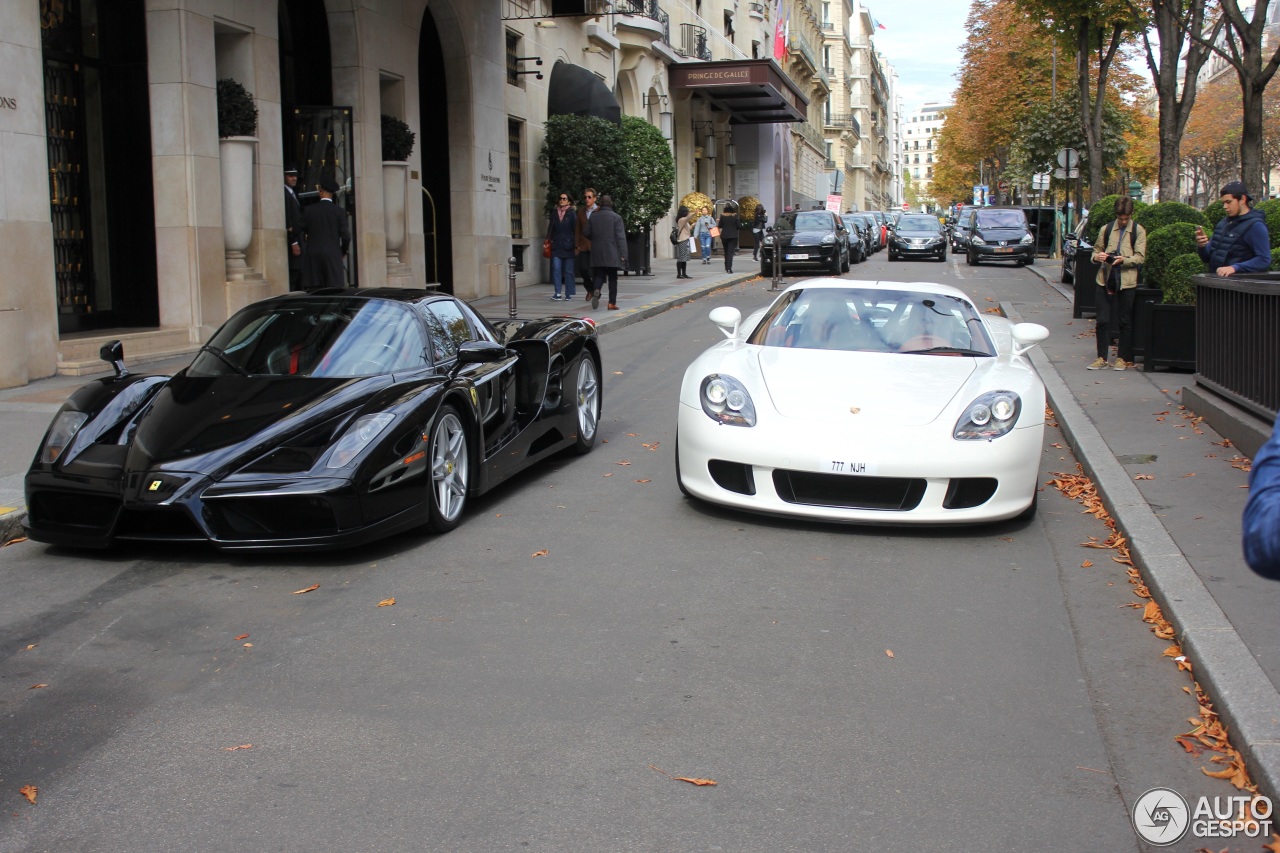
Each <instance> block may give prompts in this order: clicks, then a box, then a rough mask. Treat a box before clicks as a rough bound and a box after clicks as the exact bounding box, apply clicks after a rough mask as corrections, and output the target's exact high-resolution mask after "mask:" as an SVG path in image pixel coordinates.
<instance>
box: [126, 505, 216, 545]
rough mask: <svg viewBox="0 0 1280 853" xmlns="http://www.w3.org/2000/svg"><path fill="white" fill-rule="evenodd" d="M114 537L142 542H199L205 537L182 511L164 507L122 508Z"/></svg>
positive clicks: (176, 508) (184, 511)
mask: <svg viewBox="0 0 1280 853" xmlns="http://www.w3.org/2000/svg"><path fill="white" fill-rule="evenodd" d="M115 538H117V539H131V540H137V541H143V542H203V541H205V540H206V539H207V538H208V537H206V536H205V535H204V531H203V530H201V529H200V528H199V527H197V526H196V523H195V522H194V521H192V520H191V516H189V515H187V513H186V510H183V509H179V508H178V507H171V506H167V507H154V508H146V509H138V508H133V507H130V508H129V509H126V510H125V511H124V513H123V514H122V515H121V516H120V523H119V524H117V525H116V534H115Z"/></svg>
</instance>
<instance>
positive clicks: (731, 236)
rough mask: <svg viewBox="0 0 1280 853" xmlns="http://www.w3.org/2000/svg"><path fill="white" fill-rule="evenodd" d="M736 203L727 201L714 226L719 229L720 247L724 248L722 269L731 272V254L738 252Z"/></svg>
mask: <svg viewBox="0 0 1280 853" xmlns="http://www.w3.org/2000/svg"><path fill="white" fill-rule="evenodd" d="M739 225H740V223H739V221H738V205H736V204H735V203H733V202H728V203H727V204H726V205H725V206H724V212H723V213H721V214H720V221H719V222H717V223H716V226H717V227H718V228H719V229H720V247H721V248H722V249H724V271H725V272H733V256H734V255H736V254H737V253H738V227H739Z"/></svg>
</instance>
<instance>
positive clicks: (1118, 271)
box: [1088, 196, 1147, 370]
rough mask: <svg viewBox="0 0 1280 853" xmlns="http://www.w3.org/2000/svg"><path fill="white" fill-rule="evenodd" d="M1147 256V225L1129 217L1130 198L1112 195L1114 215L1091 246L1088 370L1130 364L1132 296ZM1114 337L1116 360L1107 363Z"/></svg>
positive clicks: (1131, 206) (1131, 205)
mask: <svg viewBox="0 0 1280 853" xmlns="http://www.w3.org/2000/svg"><path fill="white" fill-rule="evenodd" d="M1146 259H1147V229H1145V228H1143V227H1142V226H1141V225H1138V224H1137V223H1136V222H1134V221H1133V199H1131V198H1129V197H1128V196H1123V197H1121V198H1118V199H1116V218H1115V220H1114V221H1112V222H1108V223H1107V224H1106V225H1104V226H1102V230H1101V231H1100V232H1099V233H1098V242H1097V243H1096V244H1095V245H1094V247H1093V260H1094V262H1095V263H1097V265H1098V275H1097V278H1096V279H1095V282H1096V284H1097V285H1098V287H1101V288H1102V290H1101V291H1099V292H1098V295H1097V298H1096V303H1097V316H1096V318H1095V322H1094V336H1095V337H1096V338H1097V347H1098V349H1097V352H1098V357H1097V358H1095V359H1094V360H1093V361H1092V362H1091V363H1090V364H1089V366H1088V369H1089V370H1103V369H1105V368H1107V367H1111V368H1112V369H1113V370H1124V369H1125V368H1126V367H1132V366H1133V298H1134V296H1135V295H1136V293H1137V290H1136V288H1137V287H1138V270H1139V269H1140V268H1141V267H1142V264H1143V263H1144V262H1145V261H1146ZM1113 340H1117V347H1116V360H1115V363H1114V364H1108V362H1107V357H1108V355H1109V353H1110V351H1111V342H1112V341H1113Z"/></svg>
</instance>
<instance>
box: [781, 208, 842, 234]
mask: <svg viewBox="0 0 1280 853" xmlns="http://www.w3.org/2000/svg"><path fill="white" fill-rule="evenodd" d="M778 227H779V228H781V229H782V230H784V231H830V230H832V229H833V228H835V223H834V222H833V221H832V217H831V214H830V213H824V212H822V211H805V212H803V213H784V214H782V215H781V216H779V217H778Z"/></svg>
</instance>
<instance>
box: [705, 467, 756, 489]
mask: <svg viewBox="0 0 1280 853" xmlns="http://www.w3.org/2000/svg"><path fill="white" fill-rule="evenodd" d="M707 471H708V472H709V473H710V474H711V479H713V480H715V481H716V485H717V486H719V487H720V488H722V489H727V490H729V491H731V492H737V493H738V494H740V495H754V494H755V493H756V478H755V473H754V472H753V471H752V468H751V466H750V465H744V464H742V463H741V462H726V461H725V460H723V459H712V460H711V461H710V462H708V463H707Z"/></svg>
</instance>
